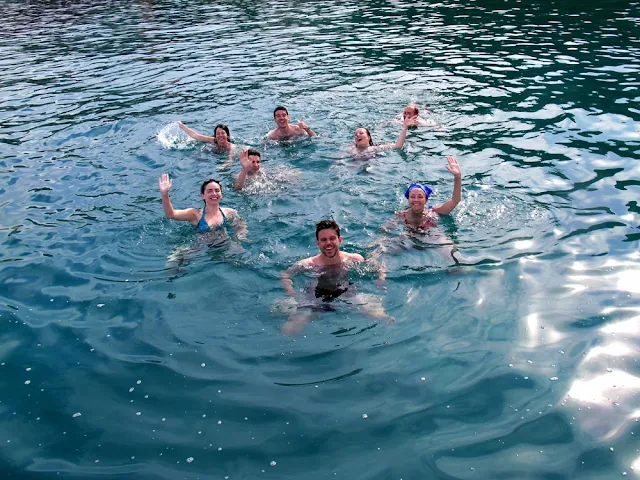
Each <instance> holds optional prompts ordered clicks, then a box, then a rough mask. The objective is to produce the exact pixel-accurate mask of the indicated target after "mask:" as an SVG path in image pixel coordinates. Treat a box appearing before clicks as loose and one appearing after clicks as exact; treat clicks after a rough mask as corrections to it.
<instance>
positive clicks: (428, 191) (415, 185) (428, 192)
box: [404, 183, 433, 200]
mask: <svg viewBox="0 0 640 480" xmlns="http://www.w3.org/2000/svg"><path fill="white" fill-rule="evenodd" d="M414 188H419V189H420V190H422V191H423V192H424V194H425V195H426V196H427V198H429V197H430V196H431V193H432V192H433V190H431V189H430V188H429V187H427V186H426V185H423V184H421V183H412V184H411V185H409V188H407V191H406V192H404V197H405V198H406V199H407V200H408V199H409V193H410V192H411V190H413V189H414Z"/></svg>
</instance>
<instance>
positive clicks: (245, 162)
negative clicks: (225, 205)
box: [233, 149, 251, 191]
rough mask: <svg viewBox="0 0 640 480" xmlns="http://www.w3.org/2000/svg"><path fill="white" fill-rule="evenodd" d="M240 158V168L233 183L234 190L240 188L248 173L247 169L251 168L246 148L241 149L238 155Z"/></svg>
mask: <svg viewBox="0 0 640 480" xmlns="http://www.w3.org/2000/svg"><path fill="white" fill-rule="evenodd" d="M238 157H239V158H240V166H241V167H242V170H240V173H239V174H238V176H237V177H236V181H235V182H234V183H233V189H234V190H236V191H237V190H242V189H243V188H244V184H245V183H246V182H247V176H248V175H249V169H250V168H251V161H250V160H249V152H248V151H247V150H246V149H242V150H241V151H240V154H239V155H238Z"/></svg>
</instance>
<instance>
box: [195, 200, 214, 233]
mask: <svg viewBox="0 0 640 480" xmlns="http://www.w3.org/2000/svg"><path fill="white" fill-rule="evenodd" d="M206 208H207V206H206V205H205V206H204V207H203V208H202V216H201V217H200V221H199V222H198V225H196V229H197V231H198V232H208V231H209V230H211V229H210V228H209V224H208V223H207V220H206V219H205V218H204V217H205V209H206Z"/></svg>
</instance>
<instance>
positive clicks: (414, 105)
mask: <svg viewBox="0 0 640 480" xmlns="http://www.w3.org/2000/svg"><path fill="white" fill-rule="evenodd" d="M407 107H409V108H411V109H412V110H413V112H414V113H415V114H416V115H418V114H419V112H418V106H417V105H416V104H414V103H410V104H409V105H407V106H406V107H405V108H407Z"/></svg>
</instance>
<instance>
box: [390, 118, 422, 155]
mask: <svg viewBox="0 0 640 480" xmlns="http://www.w3.org/2000/svg"><path fill="white" fill-rule="evenodd" d="M417 124H418V119H417V118H416V117H410V118H407V119H406V120H405V121H404V122H402V131H401V132H400V135H398V140H396V144H395V147H394V148H402V147H404V142H405V140H406V139H407V131H408V129H409V127H411V126H416V125H417Z"/></svg>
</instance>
